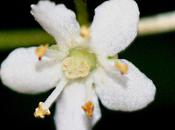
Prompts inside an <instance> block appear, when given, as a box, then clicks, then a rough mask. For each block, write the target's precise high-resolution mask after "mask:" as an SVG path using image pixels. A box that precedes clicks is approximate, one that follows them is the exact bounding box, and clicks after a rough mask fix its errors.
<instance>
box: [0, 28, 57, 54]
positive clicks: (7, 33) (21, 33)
mask: <svg viewBox="0 0 175 130" xmlns="http://www.w3.org/2000/svg"><path fill="white" fill-rule="evenodd" d="M46 43H48V44H51V43H54V39H53V38H52V37H51V36H50V35H49V34H47V33H46V32H44V31H43V30H41V29H23V30H21V29H20V30H3V31H2V30H1V31H0V50H1V51H2V50H9V49H13V48H16V47H27V46H34V45H39V44H46Z"/></svg>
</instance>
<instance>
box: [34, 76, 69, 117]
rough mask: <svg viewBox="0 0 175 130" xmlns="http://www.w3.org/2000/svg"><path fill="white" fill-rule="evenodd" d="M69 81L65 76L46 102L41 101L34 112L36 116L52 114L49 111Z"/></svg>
mask: <svg viewBox="0 0 175 130" xmlns="http://www.w3.org/2000/svg"><path fill="white" fill-rule="evenodd" d="M67 83H68V81H67V80H66V79H65V78H63V79H62V80H61V81H60V82H59V84H58V85H57V87H56V88H55V90H54V91H53V92H52V93H51V95H50V96H49V97H48V98H47V99H46V101H45V102H44V103H43V102H40V103H39V105H38V108H36V109H35V113H34V116H35V117H38V118H44V117H45V116H47V115H50V111H49V108H50V106H51V105H52V104H53V102H54V101H55V100H56V99H57V97H58V96H59V95H60V93H61V92H62V90H63V89H64V87H65V86H66V84H67Z"/></svg>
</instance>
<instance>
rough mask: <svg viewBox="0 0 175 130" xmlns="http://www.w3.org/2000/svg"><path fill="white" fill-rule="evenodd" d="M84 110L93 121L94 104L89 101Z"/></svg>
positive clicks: (83, 107)
mask: <svg viewBox="0 0 175 130" xmlns="http://www.w3.org/2000/svg"><path fill="white" fill-rule="evenodd" d="M82 109H83V110H84V112H85V113H86V115H87V117H88V118H89V119H92V117H93V113H94V104H93V103H92V102H91V101H88V102H87V103H85V105H84V106H82Z"/></svg>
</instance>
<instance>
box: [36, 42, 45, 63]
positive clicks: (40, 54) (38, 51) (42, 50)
mask: <svg viewBox="0 0 175 130" xmlns="http://www.w3.org/2000/svg"><path fill="white" fill-rule="evenodd" d="M47 49H48V44H46V45H41V46H39V47H38V48H36V50H35V54H36V55H37V57H38V60H42V57H43V56H44V55H45V54H46V52H47Z"/></svg>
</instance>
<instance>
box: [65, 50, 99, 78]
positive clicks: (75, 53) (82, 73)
mask: <svg viewBox="0 0 175 130" xmlns="http://www.w3.org/2000/svg"><path fill="white" fill-rule="evenodd" d="M95 68H96V56H95V54H94V53H91V52H90V51H89V50H87V49H82V48H73V49H71V50H70V51H69V55H68V57H67V58H65V59H64V61H63V63H62V69H63V71H64V73H65V76H66V77H67V78H68V79H78V78H84V77H86V76H88V74H89V73H90V72H91V71H92V70H93V69H95Z"/></svg>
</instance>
